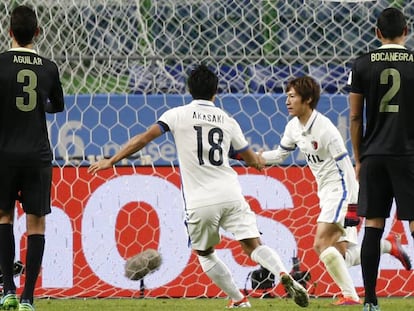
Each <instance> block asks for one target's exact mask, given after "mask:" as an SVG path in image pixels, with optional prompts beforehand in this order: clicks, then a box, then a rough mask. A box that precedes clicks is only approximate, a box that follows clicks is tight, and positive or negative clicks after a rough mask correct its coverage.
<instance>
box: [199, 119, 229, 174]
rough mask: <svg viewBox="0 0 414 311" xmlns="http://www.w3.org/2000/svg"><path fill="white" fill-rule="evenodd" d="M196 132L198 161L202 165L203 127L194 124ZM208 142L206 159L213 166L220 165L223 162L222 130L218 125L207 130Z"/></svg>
mask: <svg viewBox="0 0 414 311" xmlns="http://www.w3.org/2000/svg"><path fill="white" fill-rule="evenodd" d="M194 129H195V130H196V132H197V157H198V163H199V164H200V165H204V159H203V148H204V146H203V128H202V127H201V126H194ZM207 135H208V143H209V144H210V149H209V151H208V160H209V162H210V163H211V164H212V165H214V166H220V165H222V164H223V148H222V147H221V143H222V142H223V131H222V130H221V129H220V128H218V127H213V128H212V129H211V130H209V131H208V134H207Z"/></svg>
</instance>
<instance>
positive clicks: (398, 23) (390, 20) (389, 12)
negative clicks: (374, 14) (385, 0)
mask: <svg viewBox="0 0 414 311" xmlns="http://www.w3.org/2000/svg"><path fill="white" fill-rule="evenodd" d="M406 26H407V21H406V19H405V16H404V14H403V13H402V12H401V11H400V10H398V9H396V8H387V9H385V10H384V11H382V12H381V14H380V16H379V17H378V19H377V27H378V29H379V30H380V31H381V34H382V36H383V37H384V38H386V39H394V38H397V37H400V36H401V35H402V34H403V32H404V28H405V27H406Z"/></svg>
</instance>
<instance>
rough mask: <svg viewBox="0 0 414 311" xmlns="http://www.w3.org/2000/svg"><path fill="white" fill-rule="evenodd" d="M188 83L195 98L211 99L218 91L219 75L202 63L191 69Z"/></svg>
mask: <svg viewBox="0 0 414 311" xmlns="http://www.w3.org/2000/svg"><path fill="white" fill-rule="evenodd" d="M187 84H188V89H189V91H190V94H191V96H192V97H193V99H204V100H211V99H212V98H213V97H214V95H215V94H216V93H217V87H218V77H217V75H216V74H215V73H214V72H213V71H211V70H210V69H208V67H207V66H206V65H203V64H201V65H199V66H197V67H196V68H195V69H193V70H192V71H191V73H190V76H189V77H188V79H187Z"/></svg>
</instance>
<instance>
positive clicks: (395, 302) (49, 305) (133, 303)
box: [35, 298, 414, 311]
mask: <svg viewBox="0 0 414 311" xmlns="http://www.w3.org/2000/svg"><path fill="white" fill-rule="evenodd" d="M250 302H251V304H252V308H251V309H250V310H277V311H291V310H303V311H316V310H341V309H342V310H343V309H344V308H345V309H346V311H354V310H359V311H361V310H362V306H346V307H334V306H332V305H331V303H332V299H330V298H314V299H311V301H310V304H309V307H307V308H300V307H298V306H297V305H296V304H295V303H294V302H293V301H292V300H290V299H282V298H272V299H253V298H251V299H250ZM226 304H227V300H226V299H214V298H212V299H189V298H187V299H163V298H158V299H153V298H144V299H115V298H112V299H92V298H91V299H37V300H36V301H35V305H36V310H37V311H57V310H59V311H66V310H67V311H69V310H99V311H100V310H111V311H121V310H122V311H137V310H140V311H145V310H148V311H150V310H151V311H153V310H154V311H156V310H172V311H173V310H177V311H190V310H191V311H194V310H196V311H211V310H225V307H226ZM379 304H380V307H381V309H382V310H383V311H394V310H395V311H397V310H398V311H402V310H414V299H413V298H380V299H379Z"/></svg>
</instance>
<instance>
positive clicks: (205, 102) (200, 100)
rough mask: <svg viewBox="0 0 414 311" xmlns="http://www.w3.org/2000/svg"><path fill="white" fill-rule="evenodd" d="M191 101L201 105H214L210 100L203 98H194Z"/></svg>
mask: <svg viewBox="0 0 414 311" xmlns="http://www.w3.org/2000/svg"><path fill="white" fill-rule="evenodd" d="M193 103H194V104H196V105H201V106H214V103H213V102H212V101H209V100H204V99H194V100H193Z"/></svg>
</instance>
